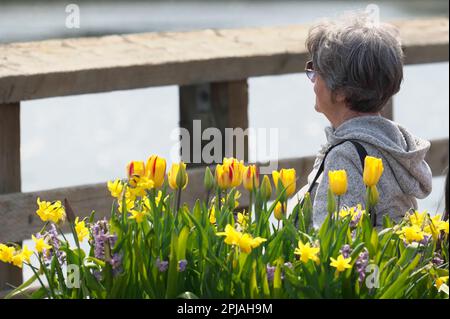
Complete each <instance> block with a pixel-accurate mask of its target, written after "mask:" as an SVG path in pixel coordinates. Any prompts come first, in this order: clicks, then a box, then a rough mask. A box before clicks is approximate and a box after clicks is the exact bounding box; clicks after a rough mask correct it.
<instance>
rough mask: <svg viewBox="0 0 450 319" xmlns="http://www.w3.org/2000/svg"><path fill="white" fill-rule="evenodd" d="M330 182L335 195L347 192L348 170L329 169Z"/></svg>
mask: <svg viewBox="0 0 450 319" xmlns="http://www.w3.org/2000/svg"><path fill="white" fill-rule="evenodd" d="M328 183H329V186H330V189H331V191H332V192H333V194H334V195H337V196H342V195H344V194H345V193H346V192H347V172H346V171H345V170H338V171H328Z"/></svg>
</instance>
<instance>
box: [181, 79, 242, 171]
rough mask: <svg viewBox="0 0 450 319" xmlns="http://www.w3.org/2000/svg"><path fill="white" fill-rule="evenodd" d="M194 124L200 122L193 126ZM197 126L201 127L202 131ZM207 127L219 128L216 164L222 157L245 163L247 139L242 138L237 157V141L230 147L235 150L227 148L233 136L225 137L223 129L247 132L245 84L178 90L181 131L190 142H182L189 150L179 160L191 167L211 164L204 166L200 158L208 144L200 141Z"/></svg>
mask: <svg viewBox="0 0 450 319" xmlns="http://www.w3.org/2000/svg"><path fill="white" fill-rule="evenodd" d="M194 120H200V121H201V122H197V123H196V124H197V126H195V125H194ZM198 124H201V131H199V130H198ZM210 127H213V128H218V129H219V130H220V133H221V143H222V144H221V146H222V147H221V156H220V159H218V158H217V159H218V160H219V161H221V160H222V157H225V156H227V157H230V156H237V157H239V159H242V160H244V161H247V160H248V135H244V141H242V142H243V153H244V154H242V153H239V152H238V153H237V150H236V146H237V144H238V142H237V141H235V142H234V143H233V144H234V149H232V150H231V149H227V147H226V145H227V144H228V145H230V143H231V142H232V141H233V136H230V134H226V128H232V129H236V128H238V129H242V130H243V131H244V133H245V130H246V129H247V128H248V84H247V80H239V81H229V82H216V83H207V84H199V85H186V86H180V128H185V129H187V131H188V132H189V135H190V138H189V141H185V142H188V143H186V144H185V145H183V143H182V148H184V147H188V148H189V150H190V152H182V154H181V159H182V160H183V161H184V162H186V163H189V166H190V167H195V166H203V165H205V164H211V163H205V162H204V158H203V157H202V156H201V152H202V150H203V148H204V146H205V145H207V144H208V143H210V140H202V138H201V134H202V133H203V131H204V130H205V129H206V128H210ZM228 133H230V132H228ZM208 138H211V137H208ZM211 139H212V138H211ZM213 153H214V152H213ZM211 155H213V154H211Z"/></svg>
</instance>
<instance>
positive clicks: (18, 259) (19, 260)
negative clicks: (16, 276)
mask: <svg viewBox="0 0 450 319" xmlns="http://www.w3.org/2000/svg"><path fill="white" fill-rule="evenodd" d="M23 258H24V257H23V255H22V254H21V253H16V254H15V255H14V256H13V258H12V260H11V263H12V264H13V265H14V266H16V267H19V268H22V266H23Z"/></svg>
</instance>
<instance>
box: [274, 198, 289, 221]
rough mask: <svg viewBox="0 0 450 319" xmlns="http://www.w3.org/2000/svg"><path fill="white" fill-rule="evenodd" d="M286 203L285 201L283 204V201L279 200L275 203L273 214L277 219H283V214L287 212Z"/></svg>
mask: <svg viewBox="0 0 450 319" xmlns="http://www.w3.org/2000/svg"><path fill="white" fill-rule="evenodd" d="M286 209H287V206H286V203H283V205H282V204H281V202H278V203H277V204H276V205H275V209H274V210H273V216H274V217H275V218H276V219H277V220H283V215H284V214H286Z"/></svg>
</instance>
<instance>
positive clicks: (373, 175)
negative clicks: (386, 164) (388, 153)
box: [363, 156, 384, 187]
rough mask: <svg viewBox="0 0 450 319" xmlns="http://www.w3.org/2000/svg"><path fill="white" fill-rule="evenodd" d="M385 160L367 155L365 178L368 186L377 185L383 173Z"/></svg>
mask: <svg viewBox="0 0 450 319" xmlns="http://www.w3.org/2000/svg"><path fill="white" fill-rule="evenodd" d="M383 170H384V168H383V161H382V160H381V158H376V157H372V156H366V159H365V161H364V173H363V180H364V184H365V185H366V186H369V187H370V186H375V185H376V184H377V183H378V181H379V180H380V177H381V175H382V174H383Z"/></svg>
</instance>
